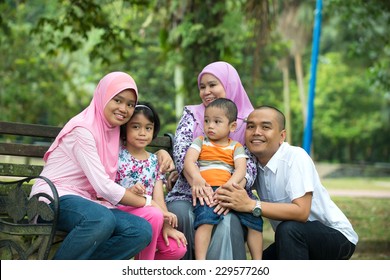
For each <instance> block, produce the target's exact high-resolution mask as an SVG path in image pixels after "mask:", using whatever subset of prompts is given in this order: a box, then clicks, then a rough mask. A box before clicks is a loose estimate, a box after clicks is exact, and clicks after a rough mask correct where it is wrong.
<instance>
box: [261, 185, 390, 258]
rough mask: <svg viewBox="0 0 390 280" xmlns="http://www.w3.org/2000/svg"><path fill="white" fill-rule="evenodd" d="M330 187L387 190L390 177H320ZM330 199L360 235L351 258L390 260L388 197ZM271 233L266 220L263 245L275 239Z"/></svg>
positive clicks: (335, 197)
mask: <svg viewBox="0 0 390 280" xmlns="http://www.w3.org/2000/svg"><path fill="white" fill-rule="evenodd" d="M322 182H323V184H324V185H325V186H326V188H327V189H329V190H376V191H390V178H335V179H323V180H322ZM332 199H333V201H334V202H335V203H336V204H337V206H338V207H339V208H340V209H341V210H342V211H343V212H344V214H345V215H346V216H347V217H348V219H349V220H350V222H351V224H352V226H353V227H354V229H355V231H356V232H357V234H358V235H359V242H358V245H357V247H356V251H355V254H354V255H353V256H352V259H355V260H356V259H362V260H389V259H390V230H389V228H390V199H389V198H360V197H341V196H340V197H339V196H333V197H332ZM273 235H274V232H273V230H272V228H271V226H270V224H269V222H268V221H267V220H266V219H265V221H264V232H263V236H264V247H267V246H268V245H269V244H270V243H271V242H272V241H273V239H274V236H273Z"/></svg>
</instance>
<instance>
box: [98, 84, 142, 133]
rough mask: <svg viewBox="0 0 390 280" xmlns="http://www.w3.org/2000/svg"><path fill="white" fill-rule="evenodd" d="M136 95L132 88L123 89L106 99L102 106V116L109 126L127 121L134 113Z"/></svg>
mask: <svg viewBox="0 0 390 280" xmlns="http://www.w3.org/2000/svg"><path fill="white" fill-rule="evenodd" d="M136 103H137V96H136V94H135V92H134V90H132V89H125V90H124V91H121V92H120V93H118V94H117V95H115V96H114V97H113V98H112V99H111V100H110V101H108V103H107V105H106V107H104V117H105V118H106V120H107V122H108V123H109V124H110V125H111V126H120V125H122V124H125V123H127V122H128V121H129V120H130V118H131V116H132V115H133V113H134V108H135V105H136Z"/></svg>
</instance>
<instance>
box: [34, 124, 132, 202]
mask: <svg viewBox="0 0 390 280" xmlns="http://www.w3.org/2000/svg"><path fill="white" fill-rule="evenodd" d="M117 144H118V147H119V139H118V143H117ZM75 167H77V168H75ZM41 175H42V176H45V177H47V178H50V180H51V181H52V182H53V183H54V184H55V186H56V187H57V191H58V194H59V196H63V195H78V196H81V197H83V198H85V199H89V200H91V201H94V202H97V203H99V204H102V205H104V206H106V207H108V208H115V207H116V206H115V205H117V204H118V203H119V201H120V200H121V199H122V198H123V196H124V194H125V191H126V189H125V188H123V187H121V186H120V185H118V184H116V183H115V182H114V181H113V180H112V179H110V177H109V175H108V174H107V172H106V170H105V168H104V166H103V164H102V162H101V160H100V157H99V154H98V151H97V149H96V142H95V139H94V137H93V135H92V134H91V132H90V131H89V130H88V129H86V128H82V127H76V128H74V129H73V130H72V131H71V132H69V133H68V134H67V135H66V136H65V137H63V138H62V140H61V142H60V143H59V145H58V146H57V148H56V149H54V150H53V151H52V152H51V155H50V157H49V158H48V159H47V162H46V165H45V166H44V169H43V171H42V173H41ZM38 192H44V193H47V194H49V195H51V190H50V187H49V186H48V185H47V184H46V183H45V182H44V181H42V180H38V181H37V182H36V183H35V184H34V186H33V188H32V192H31V196H32V195H34V194H36V193H38ZM103 197H104V199H103Z"/></svg>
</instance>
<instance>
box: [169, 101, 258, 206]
mask: <svg viewBox="0 0 390 280" xmlns="http://www.w3.org/2000/svg"><path fill="white" fill-rule="evenodd" d="M197 125H199V124H198V123H196V121H195V118H194V116H193V114H192V113H191V112H190V111H189V110H188V109H187V108H186V107H184V111H183V116H182V117H181V119H180V121H179V124H178V126H177V129H176V134H175V139H174V144H173V160H174V161H175V166H176V170H177V171H178V172H179V174H180V175H179V178H178V180H177V181H176V183H175V185H174V186H173V188H172V190H171V191H170V192H169V193H168V194H167V196H166V198H165V200H166V202H171V201H177V200H187V201H189V202H192V192H191V186H190V185H189V184H188V182H187V180H186V178H185V177H184V175H183V173H182V171H183V168H184V157H185V154H186V153H187V150H188V148H189V147H190V146H191V144H192V141H193V130H194V128H195V126H197ZM244 149H245V153H246V154H247V155H251V153H250V152H249V150H248V149H247V148H246V147H245V146H244ZM256 174H257V169H256V162H255V161H254V159H253V157H251V156H249V158H248V160H247V173H246V176H245V178H246V189H247V192H248V194H249V196H250V197H251V198H255V197H254V196H253V194H252V192H251V187H252V185H253V182H254V181H255V178H256Z"/></svg>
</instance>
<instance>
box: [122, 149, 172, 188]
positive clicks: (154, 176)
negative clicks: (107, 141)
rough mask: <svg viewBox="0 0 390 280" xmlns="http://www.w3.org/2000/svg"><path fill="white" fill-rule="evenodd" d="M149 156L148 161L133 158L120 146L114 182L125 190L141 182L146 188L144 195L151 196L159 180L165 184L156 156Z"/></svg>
mask: <svg viewBox="0 0 390 280" xmlns="http://www.w3.org/2000/svg"><path fill="white" fill-rule="evenodd" d="M149 155H150V156H149V158H148V159H145V160H139V159H136V158H134V157H133V156H132V155H131V154H130V153H129V151H128V150H127V149H126V147H125V146H121V147H120V150H119V161H118V171H117V173H116V178H115V182H116V183H118V184H119V185H121V186H123V187H125V188H131V187H132V186H134V185H135V184H136V183H137V182H141V183H142V184H143V185H144V186H145V187H146V194H147V195H152V194H153V188H154V185H155V183H156V182H157V181H159V180H163V181H164V182H165V177H164V175H163V174H162V173H161V172H160V171H159V165H158V161H157V156H156V155H155V154H151V153H149Z"/></svg>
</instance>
